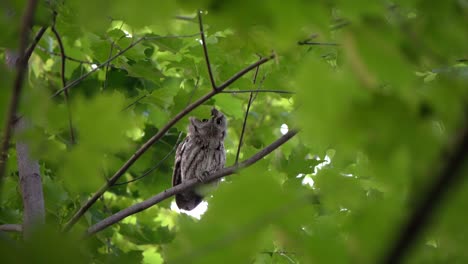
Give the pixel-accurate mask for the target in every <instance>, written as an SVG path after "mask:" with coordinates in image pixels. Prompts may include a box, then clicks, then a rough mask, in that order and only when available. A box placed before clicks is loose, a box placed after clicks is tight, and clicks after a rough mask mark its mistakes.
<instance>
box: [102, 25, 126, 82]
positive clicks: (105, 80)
mask: <svg viewBox="0 0 468 264" xmlns="http://www.w3.org/2000/svg"><path fill="white" fill-rule="evenodd" d="M123 25H124V23H123V22H122V24H121V25H120V28H119V29H122V27H123ZM124 37H126V35H125V34H124V35H122V36H121V37H120V38H119V39H115V40H114V41H112V44H111V47H110V52H109V57H108V59H107V60H109V59H110V58H111V57H112V52H114V46H115V43H116V42H117V41H120V40H121V39H122V38H124ZM109 65H110V62H108V63H107V65H106V69H105V71H104V72H105V74H106V75H105V77H104V84H103V87H102V89H103V90H105V89H106V88H107V74H108V73H109Z"/></svg>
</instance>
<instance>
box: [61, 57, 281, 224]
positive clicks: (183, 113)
mask: <svg viewBox="0 0 468 264" xmlns="http://www.w3.org/2000/svg"><path fill="white" fill-rule="evenodd" d="M272 58H274V55H271V56H269V57H267V58H263V59H261V60H258V61H257V62H255V63H253V64H251V65H249V66H247V67H246V68H244V69H243V70H241V71H239V72H238V73H236V74H235V75H234V76H233V77H231V78H230V79H229V80H227V81H226V82H225V83H224V84H222V85H221V86H219V87H218V89H217V90H211V91H210V92H209V93H207V94H205V95H204V96H203V97H201V98H199V99H198V100H197V101H195V102H193V103H192V104H190V105H189V106H187V107H186V108H185V109H184V110H182V111H181V112H180V113H178V114H177V115H176V116H175V117H174V118H172V119H171V120H170V121H169V122H168V123H167V124H166V125H165V126H164V127H162V128H161V130H159V131H158V133H156V135H154V136H153V137H151V138H150V139H149V140H148V141H147V142H146V143H144V144H143V145H142V146H141V147H140V148H139V149H138V150H137V151H136V152H135V153H134V154H133V155H132V156H131V157H130V159H128V160H127V161H126V162H125V164H124V165H122V167H121V168H120V169H119V170H118V171H117V172H116V173H115V174H114V175H113V176H112V177H111V178H110V179H109V180H108V181H107V183H106V184H105V185H103V186H102V187H101V188H99V190H98V191H97V192H95V193H94V194H93V196H92V197H91V198H90V199H89V200H88V201H87V202H86V203H85V204H84V205H83V206H82V207H81V208H80V209H79V210H78V211H77V212H76V213H75V214H74V215H73V217H72V218H71V219H70V220H69V221H68V222H67V223H66V224H65V227H64V231H68V230H69V229H70V228H71V227H72V226H73V225H74V224H75V223H76V222H77V221H78V219H79V218H80V217H81V216H82V215H83V214H84V213H85V212H86V211H87V210H88V209H89V208H90V207H91V206H92V205H93V204H94V203H95V202H96V201H97V200H98V199H99V197H101V196H102V195H103V194H104V192H105V191H106V190H107V189H109V187H110V186H112V185H114V184H115V183H116V182H117V180H118V179H119V178H120V177H121V176H122V175H123V174H124V173H125V172H126V171H127V170H128V169H129V168H130V166H132V164H133V163H135V161H137V160H138V158H139V157H140V156H141V155H143V153H145V152H146V151H147V150H148V149H149V148H150V147H151V145H153V144H154V143H155V142H156V141H158V140H159V139H160V138H162V137H163V136H164V135H165V134H166V132H167V131H168V130H169V129H170V128H171V127H172V126H173V125H175V124H176V123H177V122H178V121H179V120H180V119H182V118H183V117H184V116H186V115H187V114H188V113H190V112H191V111H192V110H193V109H195V108H196V107H198V106H200V105H201V104H203V103H205V102H206V101H208V100H209V99H210V98H211V97H213V96H215V95H216V94H218V93H220V92H221V91H222V90H223V89H225V88H226V87H227V86H228V85H229V84H231V83H233V82H235V81H236V80H237V79H239V78H240V77H242V76H243V75H244V74H246V73H247V72H249V71H250V70H252V69H254V68H256V67H257V66H259V65H262V64H264V63H265V62H267V61H269V60H270V59H272Z"/></svg>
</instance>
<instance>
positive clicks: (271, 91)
mask: <svg viewBox="0 0 468 264" xmlns="http://www.w3.org/2000/svg"><path fill="white" fill-rule="evenodd" d="M220 93H230V94H238V93H279V94H295V92H291V91H284V90H267V89H265V90H263V89H257V90H237V91H232V90H229V91H222V92H220Z"/></svg>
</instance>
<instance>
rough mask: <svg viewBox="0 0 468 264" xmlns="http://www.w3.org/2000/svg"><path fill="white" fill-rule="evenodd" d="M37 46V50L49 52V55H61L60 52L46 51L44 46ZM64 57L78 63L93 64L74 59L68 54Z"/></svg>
mask: <svg viewBox="0 0 468 264" xmlns="http://www.w3.org/2000/svg"><path fill="white" fill-rule="evenodd" d="M37 48H38V49H39V50H42V51H43V52H46V53H47V54H49V55H53V56H60V57H61V56H62V54H60V53H57V52H52V51H48V50H47V49H46V48H44V47H41V46H37ZM65 59H67V60H69V61H74V62H78V63H83V64H94V62H91V61H85V60H79V59H75V58H73V57H70V56H67V55H65Z"/></svg>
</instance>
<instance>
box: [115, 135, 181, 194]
mask: <svg viewBox="0 0 468 264" xmlns="http://www.w3.org/2000/svg"><path fill="white" fill-rule="evenodd" d="M181 136H182V133H180V134H179V136H178V137H177V140H176V143H175V144H174V146H173V147H172V149H171V151H169V152H168V153H167V154H166V156H164V158H162V160H160V161H159V162H158V163H157V164H156V165H154V166H153V167H152V168H150V169H149V170H148V171H146V172H145V173H143V174H142V175H140V176H138V177H136V178H134V179H131V180H129V181H126V182H117V183H114V185H113V186H111V187H114V186H118V185H124V184H128V183H131V182H134V181H138V180H140V179H143V178H144V177H146V176H148V175H149V174H150V173H152V172H153V171H154V170H156V169H157V168H159V166H161V164H162V163H163V162H164V161H166V160H167V159H168V158H169V157H170V156H172V153H174V151H175V150H176V149H177V145H179V142H180V138H181Z"/></svg>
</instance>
